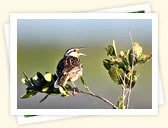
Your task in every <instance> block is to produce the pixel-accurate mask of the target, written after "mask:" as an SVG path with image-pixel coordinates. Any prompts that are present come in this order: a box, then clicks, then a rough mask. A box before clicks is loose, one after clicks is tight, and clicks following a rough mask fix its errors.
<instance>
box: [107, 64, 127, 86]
mask: <svg viewBox="0 0 168 128" xmlns="http://www.w3.org/2000/svg"><path fill="white" fill-rule="evenodd" d="M123 74H124V71H123V70H122V69H120V68H118V66H117V65H114V66H112V67H111V68H110V70H109V75H110V77H111V79H112V80H113V81H114V82H116V83H118V84H121V79H120V77H122V76H123Z"/></svg>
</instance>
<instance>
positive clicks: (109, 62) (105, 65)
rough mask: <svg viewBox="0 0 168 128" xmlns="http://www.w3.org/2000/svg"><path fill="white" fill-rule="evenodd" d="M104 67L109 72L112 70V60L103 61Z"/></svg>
mask: <svg viewBox="0 0 168 128" xmlns="http://www.w3.org/2000/svg"><path fill="white" fill-rule="evenodd" d="M103 65H104V67H105V68H106V69H107V70H109V69H110V68H111V65H112V64H111V60H108V59H105V60H103Z"/></svg>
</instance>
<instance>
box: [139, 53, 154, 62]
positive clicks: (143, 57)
mask: <svg viewBox="0 0 168 128" xmlns="http://www.w3.org/2000/svg"><path fill="white" fill-rule="evenodd" d="M151 58H152V55H151V54H146V55H144V54H142V55H141V56H140V57H139V59H138V63H140V64H144V63H146V62H148V61H149V60H150V59H151Z"/></svg>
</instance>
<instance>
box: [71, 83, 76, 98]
mask: <svg viewBox="0 0 168 128" xmlns="http://www.w3.org/2000/svg"><path fill="white" fill-rule="evenodd" d="M71 82H72V84H73V86H74V88H73V92H72V95H76V94H77V92H76V91H75V90H76V85H75V83H74V82H73V81H71Z"/></svg>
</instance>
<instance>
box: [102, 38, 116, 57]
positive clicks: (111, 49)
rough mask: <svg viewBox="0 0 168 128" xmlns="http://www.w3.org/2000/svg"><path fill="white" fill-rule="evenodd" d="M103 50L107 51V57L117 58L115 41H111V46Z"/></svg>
mask: <svg viewBox="0 0 168 128" xmlns="http://www.w3.org/2000/svg"><path fill="white" fill-rule="evenodd" d="M105 50H106V51H107V56H117V51H116V46H115V41H114V40H113V44H112V45H108V46H107V48H105Z"/></svg>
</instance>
